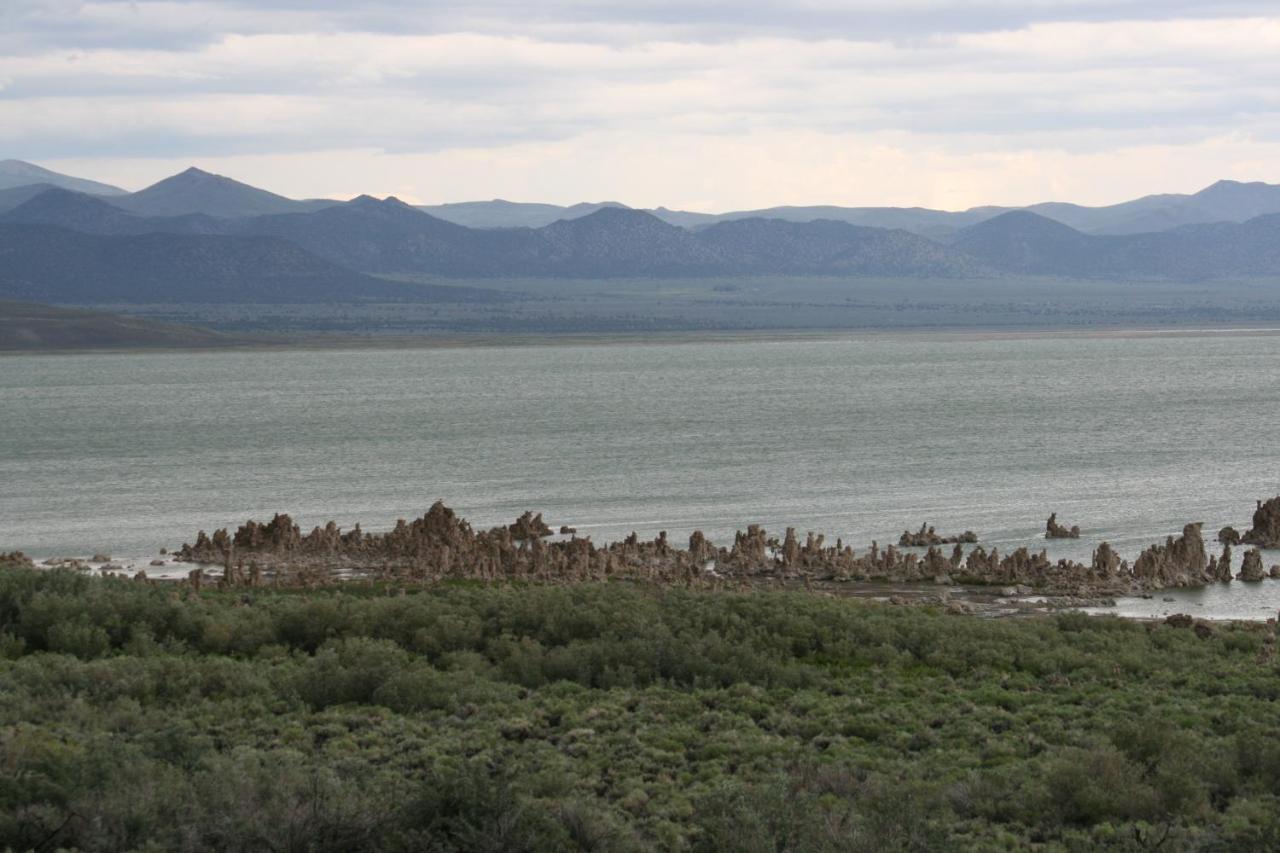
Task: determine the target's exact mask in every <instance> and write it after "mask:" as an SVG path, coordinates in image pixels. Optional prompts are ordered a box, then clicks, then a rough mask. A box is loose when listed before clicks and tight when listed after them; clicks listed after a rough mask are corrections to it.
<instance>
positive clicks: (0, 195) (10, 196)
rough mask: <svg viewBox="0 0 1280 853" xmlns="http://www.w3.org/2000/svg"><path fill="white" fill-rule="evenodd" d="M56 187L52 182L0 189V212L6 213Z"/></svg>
mask: <svg viewBox="0 0 1280 853" xmlns="http://www.w3.org/2000/svg"><path fill="white" fill-rule="evenodd" d="M53 189H58V187H55V186H54V185H53V184H28V185H26V186H23V187H10V188H9V189H5V190H0V214H5V213H8V212H9V211H11V210H13V209H14V208H16V207H18V206H19V205H22V204H23V203H25V202H28V201H30V200H31V199H33V198H35V197H36V196H38V195H40V193H43V192H48V191H49V190H53Z"/></svg>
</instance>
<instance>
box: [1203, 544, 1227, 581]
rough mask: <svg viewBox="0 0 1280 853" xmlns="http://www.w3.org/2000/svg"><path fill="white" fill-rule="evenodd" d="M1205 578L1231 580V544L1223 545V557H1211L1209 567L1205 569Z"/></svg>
mask: <svg viewBox="0 0 1280 853" xmlns="http://www.w3.org/2000/svg"><path fill="white" fill-rule="evenodd" d="M1205 580H1209V581H1218V582H1219V583H1228V582H1230V580H1231V546H1230V545H1223V546H1222V556H1221V557H1210V558H1209V568H1208V569H1207V570H1206V571H1205Z"/></svg>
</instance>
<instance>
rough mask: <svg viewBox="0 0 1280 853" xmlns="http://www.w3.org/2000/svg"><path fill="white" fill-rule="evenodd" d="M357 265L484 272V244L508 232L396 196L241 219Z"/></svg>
mask: <svg viewBox="0 0 1280 853" xmlns="http://www.w3.org/2000/svg"><path fill="white" fill-rule="evenodd" d="M237 231H238V232H239V233H242V234H269V235H272V236H276V237H283V238H285V239H287V240H289V241H291V242H293V243H296V244H297V245H299V246H302V247H303V248H305V249H307V250H308V251H311V252H314V253H315V254H317V255H319V256H321V257H323V258H328V259H329V260H332V261H334V262H335V263H339V264H342V265H343V266H347V267H350V268H352V269H359V270H363V271H365V272H378V273H418V272H428V273H439V274H455V273H456V274H483V273H484V271H485V267H486V260H485V258H486V255H485V253H484V252H483V251H482V248H481V246H482V244H484V243H486V241H489V242H492V241H494V239H495V238H496V239H497V241H498V242H502V236H501V235H500V234H498V233H496V232H483V231H475V230H473V229H468V228H464V227H462V226H461V225H454V224H453V223H451V222H445V221H444V220H441V219H437V218H435V217H434V216H430V215H428V214H426V213H423V212H422V211H420V210H416V209H415V208H413V207H410V206H409V205H407V204H405V203H403V202H401V201H399V200H398V199H395V198H387V199H384V200H381V201H380V200H378V199H376V198H372V197H371V196H360V197H359V198H356V199H353V200H352V201H349V202H346V203H343V204H337V205H334V206H332V207H328V208H325V209H323V210H318V211H316V212H314V213H290V214H283V215H279V216H261V217H256V218H253V219H248V220H244V221H242V222H240V223H238V225H237Z"/></svg>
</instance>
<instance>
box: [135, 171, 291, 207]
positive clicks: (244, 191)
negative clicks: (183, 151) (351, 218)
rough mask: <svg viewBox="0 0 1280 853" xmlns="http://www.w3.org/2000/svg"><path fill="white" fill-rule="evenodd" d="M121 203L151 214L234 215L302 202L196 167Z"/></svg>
mask: <svg viewBox="0 0 1280 853" xmlns="http://www.w3.org/2000/svg"><path fill="white" fill-rule="evenodd" d="M118 203H119V205H120V206H121V207H123V208H125V209H126V210H129V211H132V212H134V213H140V214H144V215H147V216H182V215H185V214H188V213H206V214H209V215H210V216H221V217H229V218H234V217H242V216H261V215H265V214H272V213H291V212H293V211H295V210H297V209H298V208H299V203H298V202H296V201H293V200H292V199H287V198H285V197H284V196H279V195H276V194H275V193H272V192H267V191H266V190H261V189H258V188H257V187H252V186H249V185H248V184H244V183H241V182H240V181H237V180H235V179H234V178H228V177H226V176H224V175H215V174H214V173H212V172H206V171H204V170H203V169H199V168H197V167H195V166H192V167H190V168H188V169H185V170H183V171H181V172H179V173H178V174H176V175H170V176H169V177H167V178H164V179H163V180H160V181H157V182H156V183H154V184H152V185H151V186H149V187H147V188H146V189H144V190H139V191H138V192H136V193H133V194H132V195H130V196H128V197H126V198H123V199H121V200H120V201H119V202H118Z"/></svg>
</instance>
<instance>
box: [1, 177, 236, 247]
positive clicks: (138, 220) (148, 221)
mask: <svg viewBox="0 0 1280 853" xmlns="http://www.w3.org/2000/svg"><path fill="white" fill-rule="evenodd" d="M0 223H11V224H18V223H22V224H28V225H57V226H59V227H62V228H70V229H72V230H74V231H84V232H86V233H89V234H116V235H121V234H151V233H157V232H163V233H169V234H219V233H224V232H226V231H227V229H228V226H227V223H226V221H225V220H221V219H217V218H215V217H212V216H207V215H205V214H203V213H192V214H186V215H183V216H138V215H135V214H132V213H129V212H128V211H126V210H121V209H120V208H119V207H116V206H115V205H114V204H110V203H108V202H106V201H104V200H103V199H101V198H99V197H98V196H92V195H86V194H85V193H78V192H72V191H70V190H64V189H60V188H58V187H52V188H49V189H46V190H45V191H44V192H42V193H40V194H38V195H36V196H34V197H32V198H30V199H28V200H27V201H25V202H23V203H22V204H20V205H18V206H17V207H15V208H14V209H13V210H11V211H9V212H8V213H5V214H0Z"/></svg>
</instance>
